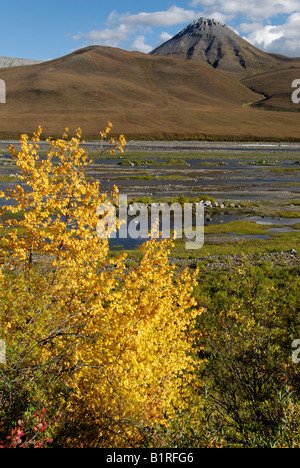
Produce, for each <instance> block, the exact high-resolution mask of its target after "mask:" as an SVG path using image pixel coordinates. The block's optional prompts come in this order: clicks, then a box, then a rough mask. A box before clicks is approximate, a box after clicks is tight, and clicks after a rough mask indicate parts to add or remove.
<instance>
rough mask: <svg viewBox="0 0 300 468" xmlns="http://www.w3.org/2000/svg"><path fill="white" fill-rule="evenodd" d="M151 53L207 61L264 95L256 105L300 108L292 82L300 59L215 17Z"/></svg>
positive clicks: (298, 75) (298, 72)
mask: <svg viewBox="0 0 300 468" xmlns="http://www.w3.org/2000/svg"><path fill="white" fill-rule="evenodd" d="M151 55H155V56H165V57H167V56H169V57H170V56H173V57H178V58H183V59H187V60H192V61H195V62H198V63H207V64H209V65H210V66H212V67H213V68H214V69H217V70H219V71H222V72H224V73H226V74H230V75H231V76H234V77H235V78H236V79H238V80H239V81H241V83H243V84H244V85H245V86H247V87H248V88H249V89H250V90H251V91H254V92H255V93H258V94H262V95H263V98H262V99H260V100H258V101H257V102H254V103H253V104H252V106H253V107H257V108H262V109H268V110H284V111H299V110H300V108H299V107H296V106H295V104H294V103H293V102H292V100H291V93H292V90H291V84H292V82H293V81H294V80H295V79H299V78H300V58H290V57H285V56H283V55H278V54H268V53H266V52H263V51H262V50H259V49H257V48H256V47H254V46H253V45H251V44H250V43H249V42H247V41H246V40H245V39H243V38H242V37H240V36H239V35H238V34H236V33H235V32H234V31H233V30H232V29H230V28H229V27H227V26H226V25H225V24H222V23H219V22H218V21H215V20H213V19H206V18H200V19H199V20H197V21H194V23H192V24H190V25H189V26H187V27H186V28H184V29H183V30H182V31H180V32H179V33H178V34H177V35H176V36H174V37H173V38H172V39H170V40H169V41H167V42H165V43H164V44H162V45H161V46H160V47H158V48H157V49H155V50H154V51H153V52H151Z"/></svg>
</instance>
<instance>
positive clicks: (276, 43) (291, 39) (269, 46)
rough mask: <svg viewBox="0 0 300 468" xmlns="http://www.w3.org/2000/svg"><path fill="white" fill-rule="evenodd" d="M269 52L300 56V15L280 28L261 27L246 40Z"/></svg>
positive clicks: (297, 14) (291, 17)
mask: <svg viewBox="0 0 300 468" xmlns="http://www.w3.org/2000/svg"><path fill="white" fill-rule="evenodd" d="M246 39H247V40H248V41H249V42H251V43H252V44H253V45H255V46H256V47H259V48H261V49H263V50H265V51H267V52H274V53H281V54H283V55H290V56H298V57H299V56H300V13H293V14H292V15H290V16H289V17H288V18H287V20H286V22H285V23H284V24H282V25H279V26H270V25H267V26H261V27H260V28H258V29H257V30H254V31H253V32H252V33H251V34H249V35H248V36H247V38H246Z"/></svg>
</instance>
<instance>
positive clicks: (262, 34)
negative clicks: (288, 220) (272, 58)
mask: <svg viewBox="0 0 300 468" xmlns="http://www.w3.org/2000/svg"><path fill="white" fill-rule="evenodd" d="M283 36H284V30H283V28H282V26H264V27H262V28H260V29H257V30H256V31H254V32H252V33H251V34H249V36H248V37H247V40H248V41H249V42H251V44H253V45H256V46H260V47H262V48H264V49H266V48H267V47H268V46H270V45H271V44H272V43H273V42H274V41H277V39H280V38H282V37H283Z"/></svg>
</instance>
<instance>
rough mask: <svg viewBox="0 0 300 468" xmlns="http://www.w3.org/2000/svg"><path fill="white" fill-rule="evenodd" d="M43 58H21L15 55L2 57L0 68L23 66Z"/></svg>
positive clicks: (35, 62)
mask: <svg viewBox="0 0 300 468" xmlns="http://www.w3.org/2000/svg"><path fill="white" fill-rule="evenodd" d="M41 62H42V61H41V60H30V59H20V58H14V57H0V68H10V67H21V66H25V65H35V64H37V63H41Z"/></svg>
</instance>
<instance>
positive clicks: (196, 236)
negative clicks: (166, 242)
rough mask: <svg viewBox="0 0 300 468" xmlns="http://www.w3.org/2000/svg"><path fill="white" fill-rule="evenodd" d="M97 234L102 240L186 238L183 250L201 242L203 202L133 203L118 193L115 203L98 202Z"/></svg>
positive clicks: (201, 244) (201, 245)
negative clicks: (182, 203) (99, 203)
mask: <svg viewBox="0 0 300 468" xmlns="http://www.w3.org/2000/svg"><path fill="white" fill-rule="evenodd" d="M97 214H98V215H99V223H98V226H97V234H98V236H99V237H100V238H101V239H105V238H110V239H116V238H117V232H118V238H119V239H128V238H130V239H145V240H146V239H148V240H149V238H151V239H158V238H162V239H171V238H172V237H173V235H174V237H175V238H176V239H182V238H185V239H186V243H185V246H186V249H188V250H191V249H201V247H203V245H204V205H203V204H202V203H185V204H184V205H183V206H182V205H181V204H180V203H173V204H172V205H169V204H168V203H152V204H151V205H145V204H143V203H133V204H131V205H129V206H128V201H127V195H120V196H119V203H118V206H115V205H114V204H113V203H111V202H105V203H102V204H101V205H99V207H98V209H97Z"/></svg>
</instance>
